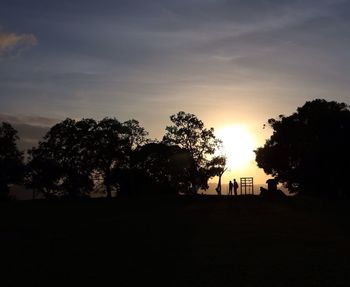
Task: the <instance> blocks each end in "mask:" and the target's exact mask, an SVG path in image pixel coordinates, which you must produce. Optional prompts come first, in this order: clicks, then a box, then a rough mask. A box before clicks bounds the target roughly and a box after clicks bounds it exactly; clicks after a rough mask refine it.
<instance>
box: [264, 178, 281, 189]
mask: <svg viewBox="0 0 350 287" xmlns="http://www.w3.org/2000/svg"><path fill="white" fill-rule="evenodd" d="M266 183H267V190H268V191H271V192H275V191H277V184H278V182H277V180H276V179H274V178H270V179H268V180H267V181H266Z"/></svg>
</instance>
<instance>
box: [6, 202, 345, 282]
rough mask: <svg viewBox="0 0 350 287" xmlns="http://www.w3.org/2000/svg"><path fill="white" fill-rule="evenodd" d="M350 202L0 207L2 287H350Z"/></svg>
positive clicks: (25, 204)
mask: <svg viewBox="0 0 350 287" xmlns="http://www.w3.org/2000/svg"><path fill="white" fill-rule="evenodd" d="M349 227H350V202H348V201H347V202H339V201H330V202H326V201H320V200H310V199H296V198H288V199H285V200H273V201H271V200H266V199H261V198H252V197H251V198H238V199H232V198H217V197H199V198H162V199H149V198H148V199H147V198H137V199H136V198H134V199H132V198H131V199H118V200H113V201H111V202H108V201H105V200H91V201H85V202H44V201H37V202H30V201H29V202H10V203H2V204H0V250H1V253H0V262H1V263H0V264H1V269H0V275H1V276H0V286H68V285H69V286H71V285H75V286H84V285H86V284H90V285H91V284H92V285H95V286H152V285H155V284H158V285H159V284H161V285H162V286H201V287H202V286H350V228H349Z"/></svg>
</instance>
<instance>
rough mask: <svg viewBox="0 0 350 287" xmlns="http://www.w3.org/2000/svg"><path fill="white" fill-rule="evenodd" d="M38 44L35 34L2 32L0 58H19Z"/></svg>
mask: <svg viewBox="0 0 350 287" xmlns="http://www.w3.org/2000/svg"><path fill="white" fill-rule="evenodd" d="M37 43H38V40H37V38H36V37H35V36H34V35H33V34H16V33H9V32H2V31H0V58H6V57H11V56H19V55H20V54H21V53H22V52H23V51H24V50H26V49H28V48H30V47H32V46H35V45H36V44H37Z"/></svg>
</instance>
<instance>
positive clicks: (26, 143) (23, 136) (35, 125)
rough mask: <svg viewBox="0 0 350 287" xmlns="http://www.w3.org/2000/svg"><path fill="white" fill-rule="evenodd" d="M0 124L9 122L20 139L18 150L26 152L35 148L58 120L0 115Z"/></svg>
mask: <svg viewBox="0 0 350 287" xmlns="http://www.w3.org/2000/svg"><path fill="white" fill-rule="evenodd" d="M0 122H9V123H10V124H11V125H12V126H13V127H14V128H15V129H16V130H17V131H18V135H19V137H20V141H19V143H18V146H19V148H20V150H27V149H29V148H31V147H33V146H36V145H37V144H38V142H39V140H41V139H42V137H43V136H44V135H45V134H46V133H47V132H48V130H49V129H50V127H51V126H53V125H54V124H56V123H57V122H59V120H58V119H54V118H47V117H40V116H24V115H20V116H17V115H16V116H14V115H9V114H3V113H0Z"/></svg>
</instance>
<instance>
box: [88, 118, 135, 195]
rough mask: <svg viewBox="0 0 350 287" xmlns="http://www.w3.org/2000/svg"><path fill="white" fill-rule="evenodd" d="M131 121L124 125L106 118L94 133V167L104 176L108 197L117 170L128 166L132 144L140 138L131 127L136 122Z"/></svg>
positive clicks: (110, 193) (113, 119) (114, 181)
mask: <svg viewBox="0 0 350 287" xmlns="http://www.w3.org/2000/svg"><path fill="white" fill-rule="evenodd" d="M129 123H130V125H129V124H125V125H123V124H122V123H120V122H119V121H118V120H117V119H115V118H105V119H103V120H102V121H100V122H99V123H98V125H97V128H96V131H95V134H94V137H95V140H94V145H95V149H94V150H95V156H94V167H95V169H96V170H97V172H98V173H99V174H101V176H102V178H103V183H104V186H105V190H106V194H107V198H111V197H112V182H113V183H116V178H115V174H116V172H115V170H120V169H123V168H126V167H127V166H128V161H129V156H130V153H131V149H132V146H133V144H136V143H137V142H138V140H139V138H138V137H137V136H138V133H137V132H136V131H135V135H134V134H133V130H132V129H131V127H130V126H131V125H132V124H135V123H133V122H129ZM112 175H113V176H114V179H112Z"/></svg>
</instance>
